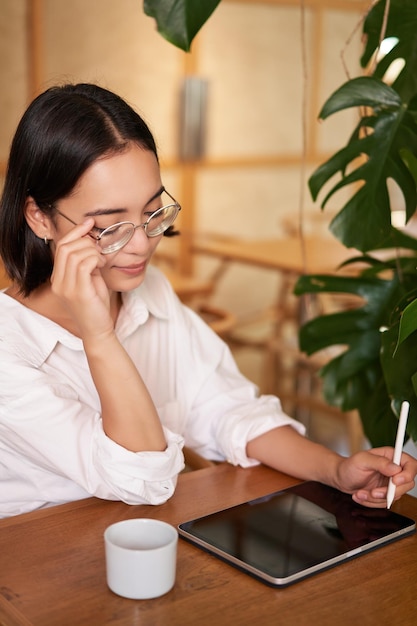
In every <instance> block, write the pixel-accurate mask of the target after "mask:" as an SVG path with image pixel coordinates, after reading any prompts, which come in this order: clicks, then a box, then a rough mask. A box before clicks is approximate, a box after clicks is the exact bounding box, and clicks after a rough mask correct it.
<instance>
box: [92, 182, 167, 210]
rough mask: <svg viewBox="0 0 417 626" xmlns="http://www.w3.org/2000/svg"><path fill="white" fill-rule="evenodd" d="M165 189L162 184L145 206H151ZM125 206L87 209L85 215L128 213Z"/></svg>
mask: <svg viewBox="0 0 417 626" xmlns="http://www.w3.org/2000/svg"><path fill="white" fill-rule="evenodd" d="M164 191H165V187H164V186H162V187H160V188H159V189H158V191H157V192H156V193H155V194H154V195H153V196H152V197H151V198H149V200H148V201H147V202H146V204H145V207H144V208H146V207H147V206H149V204H151V203H152V202H153V201H154V200H155V199H156V198H158V197H159V196H160V195H161V194H162V193H163V192H164ZM126 211H127V209H125V208H117V209H116V208H112V209H104V208H103V209H96V210H95V211H87V213H84V217H96V216H97V215H118V214H120V213H126Z"/></svg>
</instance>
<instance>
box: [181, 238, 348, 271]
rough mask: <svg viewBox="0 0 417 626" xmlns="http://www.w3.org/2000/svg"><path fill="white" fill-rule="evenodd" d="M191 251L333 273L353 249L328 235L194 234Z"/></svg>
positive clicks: (273, 266) (275, 266)
mask: <svg viewBox="0 0 417 626" xmlns="http://www.w3.org/2000/svg"><path fill="white" fill-rule="evenodd" d="M193 252H194V253H196V254H204V255H209V256H213V257H217V258H220V259H222V260H223V261H224V262H228V263H229V262H238V263H246V264H248V265H253V266H255V267H262V268H264V269H273V270H279V271H281V272H289V273H291V274H296V275H300V274H303V273H308V274H321V273H330V272H334V271H335V270H336V269H337V268H338V266H339V265H340V264H341V263H343V262H344V261H346V260H347V259H349V258H351V257H354V256H357V255H358V254H359V253H358V252H357V251H356V250H349V249H347V248H345V247H344V246H343V245H342V244H341V243H340V242H339V241H338V240H337V239H334V238H332V237H330V236H329V237H323V236H320V237H316V236H315V237H313V236H306V237H304V239H303V242H302V241H301V239H300V238H299V237H293V236H291V237H283V238H279V239H278V238H274V239H237V238H223V237H216V236H207V237H204V236H200V237H196V239H195V241H194V242H193Z"/></svg>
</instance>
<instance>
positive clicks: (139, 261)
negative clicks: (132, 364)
mask: <svg viewBox="0 0 417 626" xmlns="http://www.w3.org/2000/svg"><path fill="white" fill-rule="evenodd" d="M162 190H163V187H162V183H161V177H160V171H159V165H158V162H157V160H156V157H155V155H154V154H153V153H152V152H151V151H149V150H145V149H143V148H140V147H139V146H137V145H135V144H132V146H131V147H129V148H128V150H126V151H124V152H121V153H120V154H116V155H114V156H110V157H107V158H103V159H100V160H98V161H96V162H95V163H93V165H91V166H90V167H89V168H88V170H87V171H86V172H85V174H84V175H83V176H82V177H81V179H80V181H79V183H78V184H77V186H76V187H75V189H74V191H73V193H72V194H71V196H70V197H68V198H65V199H63V200H60V201H59V202H58V203H57V204H56V208H57V209H58V210H59V211H61V212H62V213H64V214H65V215H66V216H67V217H68V218H70V219H71V220H73V221H74V222H76V223H77V224H81V223H82V222H83V221H84V220H85V219H86V218H87V217H90V216H93V217H94V220H95V227H96V228H97V229H100V230H102V229H105V228H108V227H109V226H112V225H113V224H116V223H117V222H124V221H127V222H132V223H133V224H135V225H138V224H143V223H144V222H146V220H147V219H148V218H149V216H150V215H151V214H152V213H153V212H154V211H156V210H157V209H158V208H160V207H161V206H162V203H164V201H166V199H167V198H166V196H164V194H162V197H161V193H162ZM168 200H169V198H168ZM165 203H166V202H165ZM55 224H56V228H55V232H56V237H54V239H55V240H56V241H57V240H59V239H60V237H62V236H63V235H64V234H66V233H67V232H68V231H69V230H70V229H71V224H70V223H69V222H68V220H66V219H65V218H64V217H62V216H61V215H59V214H58V213H57V214H56V217H55ZM100 230H97V231H96V230H93V233H97V234H99V233H100ZM162 236H163V235H158V236H156V237H147V235H146V233H145V232H144V230H143V228H137V229H136V230H135V233H134V235H133V237H132V239H131V240H130V241H129V242H128V243H127V244H126V245H125V246H124V247H123V248H122V249H121V250H118V251H117V252H114V253H111V254H107V255H104V258H105V260H106V265H105V266H104V267H103V268H102V269H101V273H102V276H103V279H104V281H105V283H106V285H107V287H108V288H109V289H110V290H112V291H129V290H130V289H133V288H135V287H137V286H138V285H140V284H141V282H142V281H143V279H144V277H145V271H146V267H147V265H148V263H149V261H150V259H151V257H152V254H153V253H154V251H155V249H156V247H157V245H158V243H159V242H160V240H161V237H162ZM51 246H52V250H53V251H54V249H55V246H54V244H53V242H51Z"/></svg>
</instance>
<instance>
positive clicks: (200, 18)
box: [143, 0, 220, 52]
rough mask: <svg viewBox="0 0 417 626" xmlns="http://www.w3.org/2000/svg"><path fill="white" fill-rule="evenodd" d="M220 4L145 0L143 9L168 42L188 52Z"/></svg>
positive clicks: (195, 0)
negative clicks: (153, 19) (154, 21)
mask: <svg viewBox="0 0 417 626" xmlns="http://www.w3.org/2000/svg"><path fill="white" fill-rule="evenodd" d="M218 4H220V0H144V3H143V8H144V12H145V13H146V15H148V16H149V17H153V18H155V20H156V24H157V29H158V32H159V33H160V34H161V35H162V36H163V37H164V38H165V39H166V40H167V41H169V42H170V43H172V44H173V45H174V46H177V47H178V48H181V50H184V51H185V52H188V51H189V50H190V48H191V43H192V41H193V39H194V37H195V36H196V34H197V33H198V31H199V30H200V28H201V27H202V26H203V24H205V22H206V21H207V20H208V18H209V17H210V15H211V14H212V13H213V11H214V9H215V8H216V7H217V6H218Z"/></svg>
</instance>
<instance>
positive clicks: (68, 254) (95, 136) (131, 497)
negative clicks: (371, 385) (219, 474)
mask: <svg viewBox="0 0 417 626" xmlns="http://www.w3.org/2000/svg"><path fill="white" fill-rule="evenodd" d="M179 210H180V206H179V205H178V203H177V202H176V200H175V199H174V198H173V197H172V196H171V195H169V193H168V192H167V191H166V190H165V188H164V186H163V183H162V181H161V177H160V170H159V165H158V158H157V151H156V147H155V143H154V140H153V137H152V135H151V133H150V131H149V129H148V127H147V126H146V124H145V122H144V121H143V120H142V119H141V118H140V116H139V115H138V114H137V113H135V112H134V111H133V110H132V108H131V107H129V106H128V105H127V104H126V103H125V102H124V101H123V100H121V99H120V98H119V97H118V96H116V95H115V94H113V93H111V92H109V91H107V90H105V89H102V88H100V87H97V86H94V85H88V84H80V85H65V86H62V87H54V88H51V89H48V90H47V91H46V92H44V93H43V94H41V95H40V96H39V97H38V98H36V99H35V100H34V102H33V103H32V104H31V105H30V106H29V108H28V110H27V111H26V113H25V114H24V116H23V118H22V120H21V122H20V124H19V126H18V129H17V131H16V135H15V137H14V140H13V144H12V147H11V153H10V159H9V165H8V170H7V175H6V181H5V186H4V192H3V197H2V201H1V208H0V251H1V256H2V259H3V262H4V265H5V267H6V270H7V273H8V275H9V276H10V278H11V279H12V281H13V284H12V286H11V287H10V288H9V289H7V291H6V292H5V293H4V294H0V304H1V305H0V329H1V330H0V335H1V336H0V338H1V342H0V449H1V454H0V516H8V515H14V514H17V513H21V512H24V511H29V510H32V509H35V508H39V507H43V506H49V505H51V504H57V503H60V502H66V501H71V500H76V499H81V498H84V497H87V496H89V495H94V496H97V497H100V498H106V499H120V500H123V501H125V502H127V503H130V504H140V503H148V504H149V503H150V504H158V503H161V502H164V501H165V500H167V499H168V498H169V497H170V496H171V495H172V493H173V491H174V489H175V485H176V479H177V475H178V473H179V472H180V471H181V470H182V468H183V455H182V447H183V445H184V442H185V444H186V445H188V446H190V447H192V448H194V449H195V450H196V451H197V452H199V453H200V454H202V455H204V456H206V457H207V458H210V459H214V460H224V459H227V460H229V461H230V462H231V463H234V464H240V465H242V466H244V467H245V466H249V465H251V464H254V463H258V462H261V463H266V464H268V465H270V466H271V467H273V468H276V469H279V470H282V471H284V472H287V473H289V474H292V475H294V476H298V477H300V478H310V479H315V480H318V481H321V482H324V483H326V484H330V485H332V486H336V487H338V488H339V489H341V490H343V491H346V492H348V493H351V494H352V496H353V498H354V499H355V500H356V501H358V502H362V503H365V504H367V505H369V506H385V497H386V485H387V477H389V476H394V482H395V483H396V485H397V492H396V496H397V497H400V496H401V495H402V494H403V493H405V492H406V491H407V490H409V489H410V488H412V486H413V485H414V476H415V474H416V471H417V462H416V461H415V460H414V459H412V458H411V457H409V456H408V455H406V454H403V456H402V459H401V467H400V466H397V465H394V464H393V463H392V461H391V459H392V449H391V448H382V449H379V450H374V451H371V452H360V453H359V454H357V455H355V456H353V457H352V458H350V459H345V458H342V457H340V456H339V455H337V454H336V453H334V452H332V451H330V450H327V449H326V448H324V447H322V446H319V445H317V444H314V443H312V442H310V441H309V440H308V439H306V438H305V437H304V436H303V427H302V426H301V425H300V424H299V423H298V422H296V421H294V420H292V419H291V418H289V417H288V416H286V415H285V414H284V413H283V412H282V410H281V406H280V404H279V401H278V400H277V399H276V398H274V397H271V396H263V397H260V398H257V396H256V388H255V387H254V385H252V384H251V383H249V382H248V381H247V380H246V379H245V378H243V377H242V376H241V374H240V373H239V372H238V370H237V368H236V366H235V364H234V362H233V359H232V357H231V355H230V353H229V351H228V349H227V347H226V346H225V345H224V343H223V342H222V341H221V340H220V339H219V338H218V337H217V336H216V335H215V334H214V333H213V332H211V330H210V329H209V328H207V327H206V325H205V324H204V323H203V322H202V321H201V320H200V319H199V318H198V317H197V316H196V315H195V314H194V313H193V312H191V311H190V310H189V309H187V308H186V307H184V306H183V305H181V304H180V302H179V301H178V299H177V298H176V296H175V295H174V293H173V291H172V289H171V287H170V285H169V284H168V283H167V281H166V280H165V278H164V277H163V276H162V275H161V273H160V272H158V271H157V270H156V269H155V268H152V267H150V266H149V262H150V260H151V257H152V254H153V252H154V251H155V249H156V247H157V245H158V243H159V241H160V239H161V237H162V236H163V235H170V234H173V223H174V221H175V218H176V216H177V214H178V211H179Z"/></svg>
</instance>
